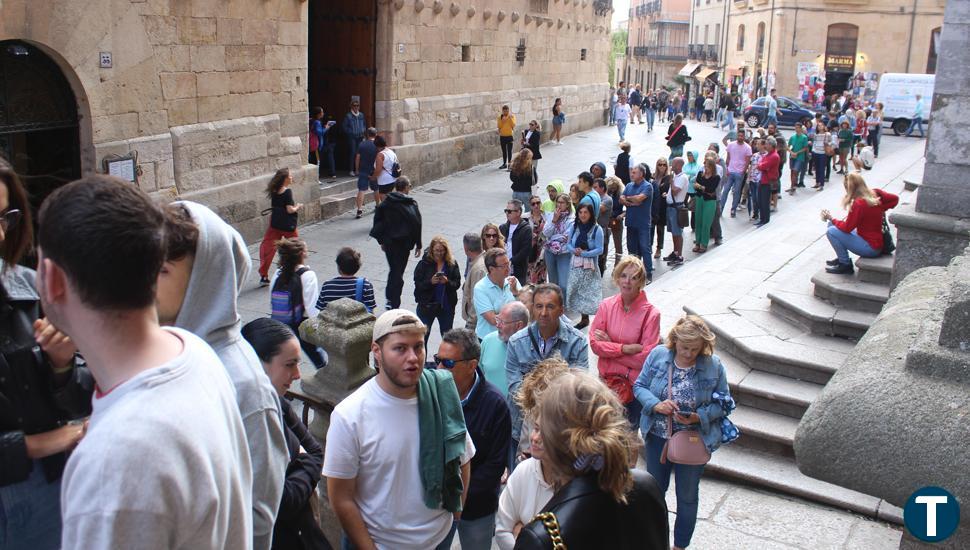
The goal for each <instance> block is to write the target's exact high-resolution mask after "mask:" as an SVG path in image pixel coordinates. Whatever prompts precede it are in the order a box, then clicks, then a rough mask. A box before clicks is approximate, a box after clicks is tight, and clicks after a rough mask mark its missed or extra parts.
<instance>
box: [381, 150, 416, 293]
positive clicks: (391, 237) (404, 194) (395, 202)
mask: <svg viewBox="0 0 970 550" xmlns="http://www.w3.org/2000/svg"><path fill="white" fill-rule="evenodd" d="M378 137H380V136H378ZM410 192H411V180H409V179H408V178H406V177H404V176H401V177H400V178H398V179H397V180H396V181H395V182H394V191H392V192H391V193H389V194H388V195H387V199H386V200H385V201H383V202H381V204H379V205H378V206H377V208H376V209H375V210H374V226H373V227H372V228H371V230H370V236H371V237H373V238H374V239H376V240H377V242H378V243H379V244H380V245H381V250H383V251H384V256H385V257H386V258H387V267H388V269H389V271H388V274H387V288H386V289H385V297H386V298H387V304H386V307H387V309H389V310H390V309H398V308H399V307H400V306H401V292H402V291H403V290H404V270H405V268H407V264H408V253H409V252H410V251H411V249H414V257H415V258H420V257H421V210H420V209H419V208H418V203H417V201H415V200H414V198H413V197H411V196H410V195H409V193H410Z"/></svg>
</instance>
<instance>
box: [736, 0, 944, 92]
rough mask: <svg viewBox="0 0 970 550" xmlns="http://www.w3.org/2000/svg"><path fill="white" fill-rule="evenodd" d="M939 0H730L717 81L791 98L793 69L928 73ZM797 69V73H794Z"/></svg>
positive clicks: (839, 77) (842, 80) (838, 76)
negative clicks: (772, 90) (721, 72)
mask: <svg viewBox="0 0 970 550" xmlns="http://www.w3.org/2000/svg"><path fill="white" fill-rule="evenodd" d="M945 5H946V0H774V1H771V0H734V1H732V2H731V6H730V11H729V14H728V26H727V37H726V44H725V52H724V56H723V57H724V64H725V74H724V78H723V79H722V82H727V83H728V84H732V85H733V86H734V88H735V90H736V91H738V90H739V89H740V90H742V91H744V88H745V83H746V82H748V83H750V85H751V88H752V89H753V90H755V91H756V90H758V89H764V88H770V87H772V84H773V87H775V88H777V89H778V93H779V95H784V96H791V97H797V96H796V94H797V93H798V91H799V84H800V83H801V81H802V80H803V79H802V80H800V79H799V78H798V77H799V74H801V75H805V74H810V73H809V72H810V71H811V72H814V73H815V74H818V75H820V76H822V77H825V79H826V90H827V91H828V90H829V89H830V88H831V91H834V92H838V91H841V90H842V89H845V87H846V85H847V83H848V82H847V81H851V80H852V79H853V78H854V77H855V76H856V75H859V74H860V73H863V74H872V73H876V74H882V73H886V72H892V73H934V72H935V68H936V57H937V56H936V48H937V45H936V44H937V43H938V41H939V33H940V29H941V27H942V25H943V8H944V7H945ZM799 71H802V72H801V73H800V72H799Z"/></svg>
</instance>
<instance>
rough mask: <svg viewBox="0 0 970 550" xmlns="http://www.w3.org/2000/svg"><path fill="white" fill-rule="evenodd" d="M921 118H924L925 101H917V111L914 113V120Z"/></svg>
mask: <svg viewBox="0 0 970 550" xmlns="http://www.w3.org/2000/svg"><path fill="white" fill-rule="evenodd" d="M916 117H920V118H923V100H922V99H917V100H916V110H915V111H913V118H916Z"/></svg>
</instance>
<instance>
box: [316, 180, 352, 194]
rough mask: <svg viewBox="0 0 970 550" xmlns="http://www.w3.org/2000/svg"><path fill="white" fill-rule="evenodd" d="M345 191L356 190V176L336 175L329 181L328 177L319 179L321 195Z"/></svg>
mask: <svg viewBox="0 0 970 550" xmlns="http://www.w3.org/2000/svg"><path fill="white" fill-rule="evenodd" d="M347 191H354V192H356V191H357V178H349V177H339V176H338V177H337V179H336V180H334V181H330V180H329V179H324V180H321V181H320V196H321V197H332V196H334V195H340V194H342V193H346V192H347Z"/></svg>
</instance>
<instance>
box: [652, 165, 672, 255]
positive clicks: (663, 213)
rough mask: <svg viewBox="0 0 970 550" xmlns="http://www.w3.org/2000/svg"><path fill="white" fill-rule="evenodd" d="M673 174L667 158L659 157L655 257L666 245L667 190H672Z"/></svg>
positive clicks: (655, 215)
mask: <svg viewBox="0 0 970 550" xmlns="http://www.w3.org/2000/svg"><path fill="white" fill-rule="evenodd" d="M671 179H673V176H672V175H671V173H670V165H669V162H668V161H667V159H665V158H663V157H661V158H659V159H657V164H656V165H655V166H654V168H653V187H654V189H655V191H654V194H653V205H652V206H653V216H652V217H653V227H654V230H655V231H656V232H657V238H656V239H654V240H655V241H657V248H656V251H655V252H654V253H653V257H654V258H659V257H660V251H661V250H663V247H664V232H665V228H666V227H667V192H668V191H670V180H671Z"/></svg>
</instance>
